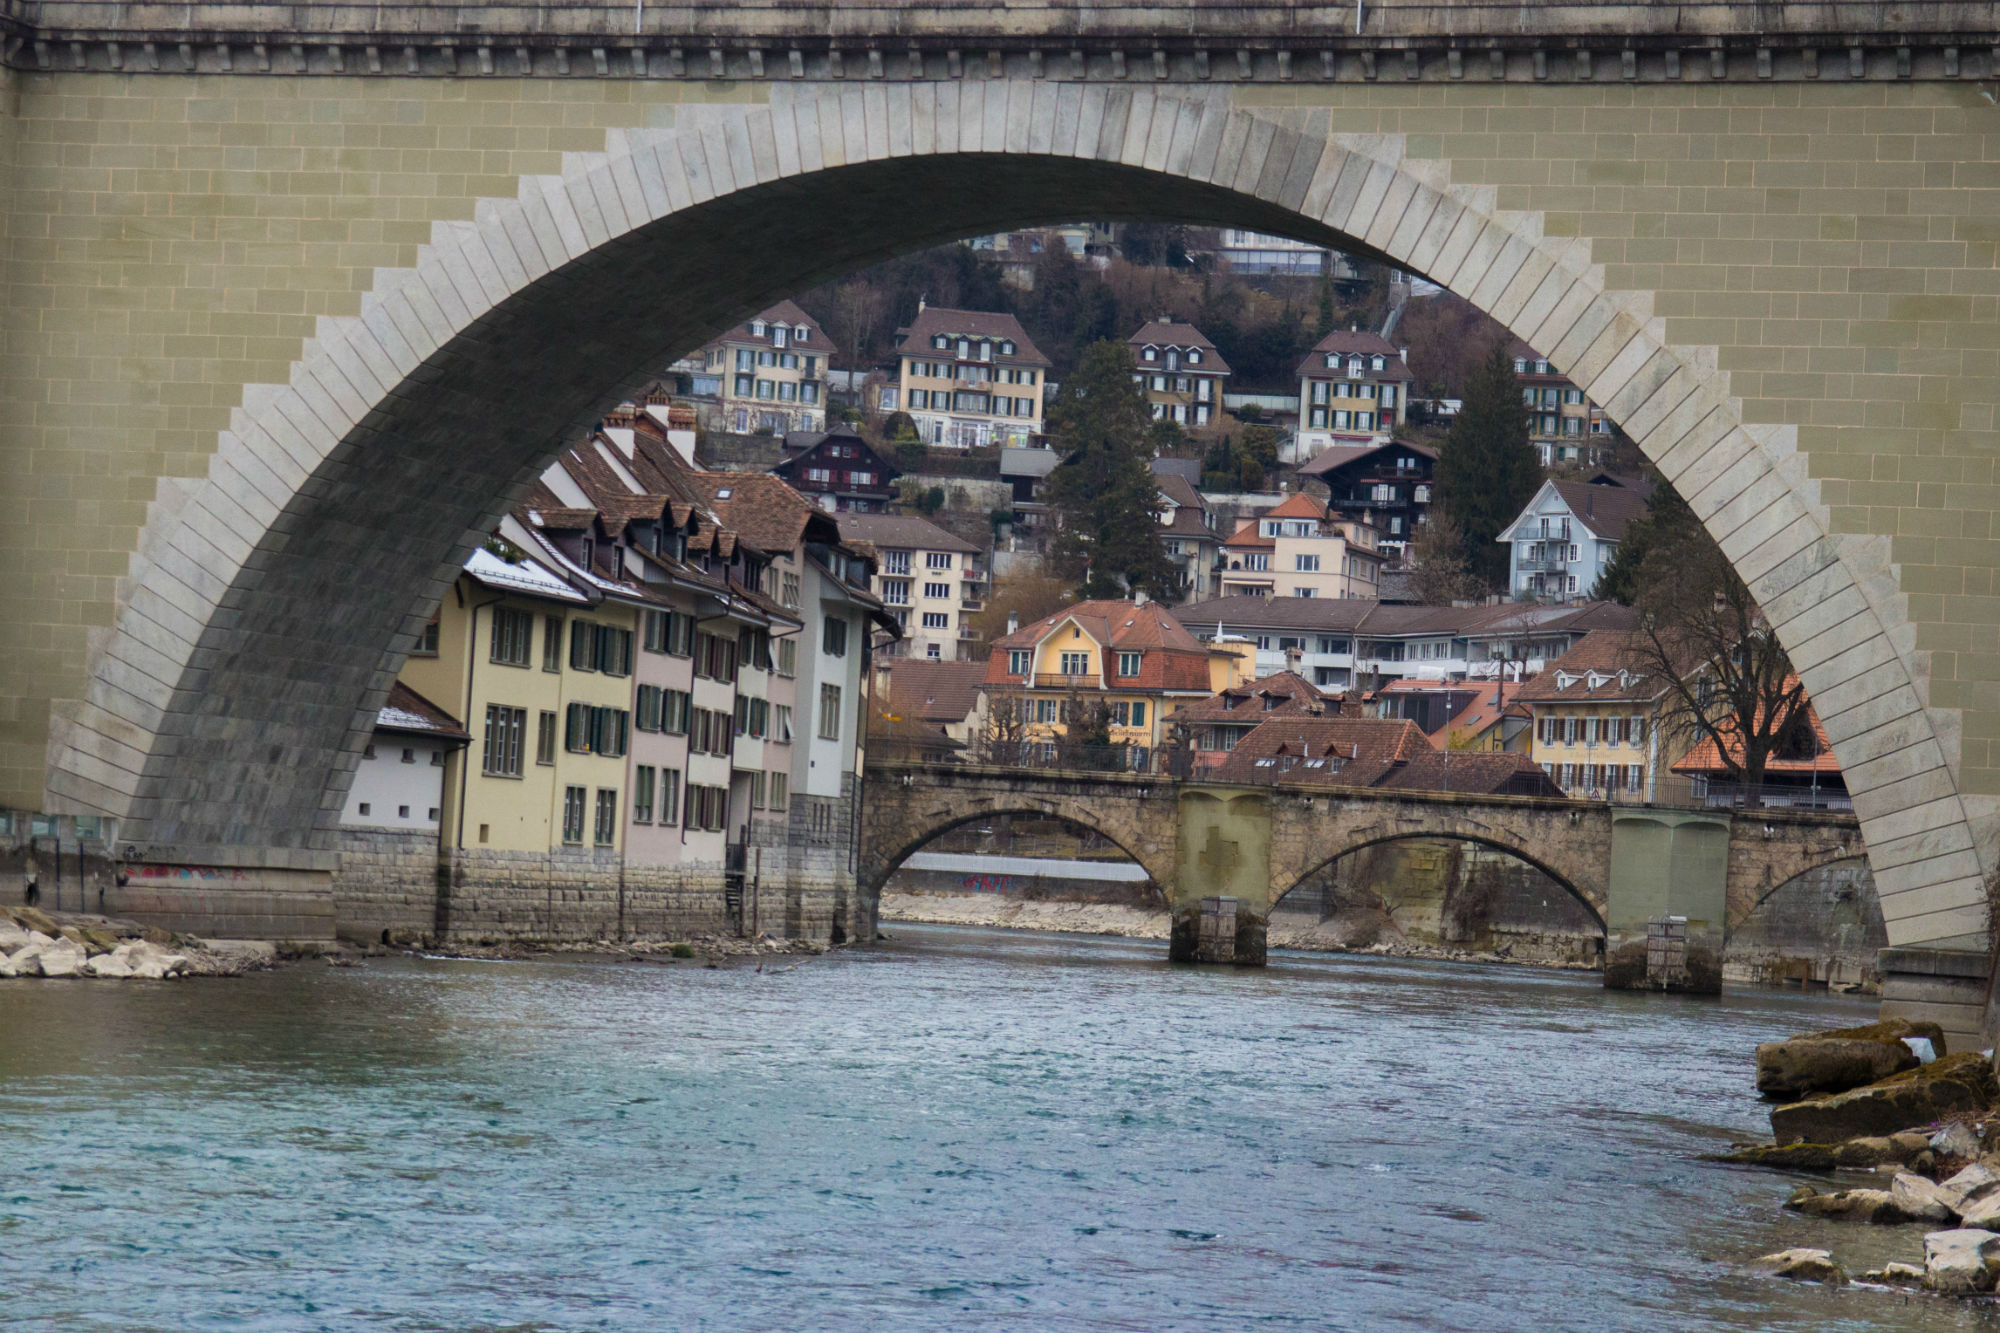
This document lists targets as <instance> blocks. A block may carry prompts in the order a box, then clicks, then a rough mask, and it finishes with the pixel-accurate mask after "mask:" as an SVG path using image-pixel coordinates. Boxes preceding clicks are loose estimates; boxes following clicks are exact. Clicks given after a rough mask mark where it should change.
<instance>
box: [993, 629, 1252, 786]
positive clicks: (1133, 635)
mask: <svg viewBox="0 0 2000 1333" xmlns="http://www.w3.org/2000/svg"><path fill="white" fill-rule="evenodd" d="M1215 656H1216V654H1212V653H1211V651H1210V649H1209V648H1208V647H1207V645H1205V644H1203V643H1202V642H1201V641H1200V640H1198V639H1196V638H1195V637H1194V635H1192V634H1190V633H1189V632H1188V631H1187V629H1186V628H1185V627H1184V626H1183V625H1182V624H1181V623H1180V622H1179V621H1178V620H1176V619H1174V617H1173V615H1172V613H1171V612H1169V611H1168V610H1167V609H1166V608H1165V607H1162V606H1161V605H1159V603H1157V602H1151V601H1144V600H1140V601H1130V602H1121V601H1090V602H1078V603H1077V604H1076V605H1074V606H1070V607H1065V608H1064V609H1063V610H1061V611H1058V612H1056V613H1054V614H1053V615H1048V616H1044V617H1043V618H1042V619H1040V620H1038V621H1036V622H1035V623H1034V624H1032V625H1027V626H1023V627H1020V628H1016V629H1012V630H1010V631H1009V632H1008V633H1007V634H1006V635H1004V636H1002V637H1001V638H1000V639H998V640H996V641H995V642H994V644H993V647H992V650H991V654H990V656H989V657H988V659H987V666H986V681H985V683H984V684H983V685H982V686H981V690H980V692H981V695H982V697H983V700H984V712H985V716H986V719H987V731H988V740H989V742H991V743H997V744H1000V745H1002V746H1007V745H1015V746H1018V747H1019V750H1020V755H1021V756H1022V757H1030V758H1032V757H1041V758H1044V759H1053V758H1054V757H1055V746H1056V742H1057V741H1059V740H1061V739H1063V738H1064V737H1065V736H1067V735H1068V732H1069V725H1070V723H1071V721H1072V720H1073V717H1072V714H1073V712H1074V710H1075V708H1076V707H1077V706H1078V705H1079V704H1084V703H1089V704H1095V703H1100V702H1101V703H1103V704H1104V705H1105V706H1106V708H1107V709H1108V710H1109V711H1110V715H1111V725H1110V736H1111V742H1112V744H1114V745H1123V746H1126V747H1128V748H1127V751H1126V754H1125V758H1126V760H1127V762H1128V763H1129V764H1130V766H1131V767H1133V768H1150V767H1151V766H1152V764H1153V761H1154V757H1155V755H1156V754H1157V752H1158V750H1159V748H1160V747H1161V746H1162V745H1163V744H1164V743H1165V742H1166V740H1167V739H1168V736H1169V729H1168V727H1167V716H1168V715H1170V714H1171V713H1172V712H1173V710H1174V708H1175V707H1176V706H1177V705H1178V704H1179V703H1180V702H1181V701H1183V700H1188V699H1202V698H1206V697H1208V696H1209V695H1210V694H1212V693H1213V692H1214V688H1213V687H1212V682H1213V681H1214V680H1215V679H1216V677H1217V675H1218V673H1219V674H1220V675H1221V676H1222V677H1224V678H1225V679H1226V678H1228V677H1230V676H1232V675H1233V674H1234V672H1235V671H1236V670H1238V669H1240V663H1241V660H1242V659H1241V655H1240V654H1237V653H1231V652H1228V651H1224V652H1223V653H1222V654H1220V658H1221V664H1220V665H1219V666H1216V667H1213V668H1212V667H1211V659H1212V658H1214V657H1215Z"/></svg>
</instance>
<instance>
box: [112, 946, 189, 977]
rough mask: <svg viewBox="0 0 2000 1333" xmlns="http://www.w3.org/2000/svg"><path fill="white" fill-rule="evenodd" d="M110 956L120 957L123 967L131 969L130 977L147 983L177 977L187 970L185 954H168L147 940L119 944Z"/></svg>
mask: <svg viewBox="0 0 2000 1333" xmlns="http://www.w3.org/2000/svg"><path fill="white" fill-rule="evenodd" d="M112 956H113V957H120V956H122V957H123V958H124V960H125V965H126V966H127V967H129V968H130V969H131V973H130V975H132V976H135V977H139V978H141V979H143V980H148V981H161V980H164V979H165V978H167V977H172V976H178V975H179V974H181V973H182V972H185V971H186V970H187V965H188V960H187V955H186V954H179V953H169V952H167V950H165V949H162V948H161V947H160V946H159V945H157V944H154V943H152V942H151V941H149V940H132V941H130V942H128V943H126V944H121V945H119V946H118V949H117V951H116V953H114V954H113V955H112Z"/></svg>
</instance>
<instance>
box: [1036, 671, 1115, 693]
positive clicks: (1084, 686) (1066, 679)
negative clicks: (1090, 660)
mask: <svg viewBox="0 0 2000 1333" xmlns="http://www.w3.org/2000/svg"><path fill="white" fill-rule="evenodd" d="M1027 684H1028V685H1029V686H1030V687H1032V688H1035V689H1044V690H1097V689H1102V688H1104V678H1103V677H1102V676H1100V675H1098V674H1097V673H1096V672H1095V671H1085V672H1081V673H1079V674H1076V675H1070V674H1067V673H1064V672H1056V671H1037V672H1036V673H1035V674H1034V675H1033V676H1032V677H1030V678H1029V679H1028V680H1027Z"/></svg>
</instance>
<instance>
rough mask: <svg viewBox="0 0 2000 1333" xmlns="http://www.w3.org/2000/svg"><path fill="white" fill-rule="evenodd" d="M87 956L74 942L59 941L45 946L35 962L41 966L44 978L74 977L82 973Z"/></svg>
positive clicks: (69, 940)
mask: <svg viewBox="0 0 2000 1333" xmlns="http://www.w3.org/2000/svg"><path fill="white" fill-rule="evenodd" d="M29 947H30V948H33V947H34V946H32V945H30V946H29ZM89 956H90V955H89V954H88V953H86V952H85V951H84V947H83V946H82V945H81V944H78V943H77V942H76V941H75V940H72V939H60V940H55V941H53V942H52V943H50V944H48V945H45V946H44V947H43V948H42V950H41V952H40V954H39V955H37V957H36V960H35V961H36V962H38V963H40V964H41V969H42V975H43V976H45V977H74V976H78V975H80V974H81V973H82V972H83V964H84V960H85V959H87V958H88V957H89Z"/></svg>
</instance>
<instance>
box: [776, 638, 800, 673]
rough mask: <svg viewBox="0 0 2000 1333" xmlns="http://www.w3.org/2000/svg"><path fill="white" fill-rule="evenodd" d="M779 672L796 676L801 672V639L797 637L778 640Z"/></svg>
mask: <svg viewBox="0 0 2000 1333" xmlns="http://www.w3.org/2000/svg"><path fill="white" fill-rule="evenodd" d="M778 674H779V675H781V676H796V675H798V674H799V641H798V640H797V639H790V638H786V639H780V640H778Z"/></svg>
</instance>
